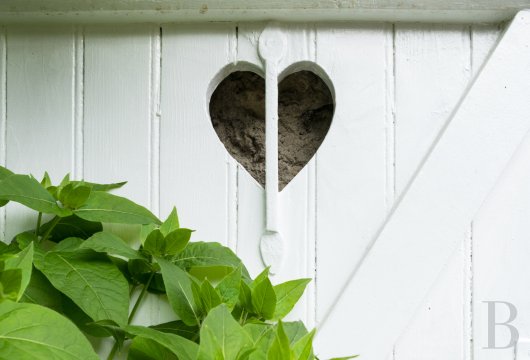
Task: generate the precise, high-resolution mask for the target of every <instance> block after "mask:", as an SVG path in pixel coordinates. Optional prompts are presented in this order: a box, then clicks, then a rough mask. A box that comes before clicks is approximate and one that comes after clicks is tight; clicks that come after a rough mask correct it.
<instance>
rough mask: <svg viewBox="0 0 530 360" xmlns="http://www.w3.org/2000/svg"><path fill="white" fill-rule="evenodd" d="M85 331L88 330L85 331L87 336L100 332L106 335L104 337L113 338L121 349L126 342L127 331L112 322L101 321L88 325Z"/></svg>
mask: <svg viewBox="0 0 530 360" xmlns="http://www.w3.org/2000/svg"><path fill="white" fill-rule="evenodd" d="M85 329H86V330H87V331H85V332H86V333H87V334H90V332H95V331H98V332H101V333H104V334H105V336H102V337H109V336H112V337H113V338H114V340H115V341H116V342H117V343H118V348H120V349H121V347H122V346H123V343H124V341H125V336H126V333H125V331H124V330H123V329H122V328H121V327H120V326H119V325H118V324H116V323H115V322H114V321H112V320H101V321H95V322H91V323H87V324H86V327H85Z"/></svg>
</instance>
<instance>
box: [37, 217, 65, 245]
mask: <svg viewBox="0 0 530 360" xmlns="http://www.w3.org/2000/svg"><path fill="white" fill-rule="evenodd" d="M59 221H61V218H60V217H59V216H56V217H54V218H53V220H52V222H51V223H50V227H49V228H48V230H46V233H45V234H44V236H43V237H42V239H41V242H44V241H46V240H48V238H49V237H50V234H51V232H52V230H53V229H54V228H55V226H56V225H57V224H58V223H59Z"/></svg>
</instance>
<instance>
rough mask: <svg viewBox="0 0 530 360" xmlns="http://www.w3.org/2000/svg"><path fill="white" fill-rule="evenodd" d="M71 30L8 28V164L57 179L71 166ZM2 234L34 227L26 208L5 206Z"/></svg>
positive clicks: (58, 28)
mask: <svg viewBox="0 0 530 360" xmlns="http://www.w3.org/2000/svg"><path fill="white" fill-rule="evenodd" d="M73 77H74V34H73V28H72V27H70V26H67V27H28V26H26V27H10V28H9V29H8V32H7V104H8V106H7V139H6V140H7V141H6V144H7V158H6V164H7V167H8V168H10V169H11V170H13V171H15V172H19V173H32V174H34V175H35V176H36V177H37V178H40V177H41V176H42V175H43V174H44V171H46V170H47V171H48V172H49V173H50V176H51V177H52V179H53V180H55V181H60V179H61V178H62V176H64V175H65V174H66V173H69V172H71V171H72V170H73V169H72V157H73V152H72V131H73V111H74V105H73V104H74V101H73V84H74V81H73ZM6 212H7V214H6V216H7V224H6V239H8V240H10V239H11V237H12V236H13V235H14V234H15V233H17V232H19V231H21V230H24V229H26V228H28V227H31V226H34V221H36V217H35V219H33V217H28V211H26V210H25V209H22V208H21V207H20V206H18V205H15V204H9V205H8V207H7V209H6Z"/></svg>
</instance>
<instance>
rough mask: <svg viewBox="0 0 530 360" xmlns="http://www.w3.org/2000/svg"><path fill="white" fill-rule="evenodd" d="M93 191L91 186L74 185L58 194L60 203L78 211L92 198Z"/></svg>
mask: <svg viewBox="0 0 530 360" xmlns="http://www.w3.org/2000/svg"><path fill="white" fill-rule="evenodd" d="M91 191H92V189H91V188H90V187H89V186H86V185H81V184H78V185H77V186H74V185H73V184H72V183H70V184H68V185H66V186H65V187H63V188H61V190H60V191H59V193H58V194H57V196H58V198H59V201H60V202H61V203H62V204H63V205H64V206H65V207H67V208H69V209H77V208H78V207H80V206H81V205H83V204H84V203H85V202H86V201H87V199H88V197H89V196H90V193H91Z"/></svg>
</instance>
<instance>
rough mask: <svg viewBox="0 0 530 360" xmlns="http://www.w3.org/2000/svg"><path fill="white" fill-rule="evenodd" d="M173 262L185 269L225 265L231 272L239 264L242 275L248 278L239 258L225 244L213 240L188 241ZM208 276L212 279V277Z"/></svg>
mask: <svg viewBox="0 0 530 360" xmlns="http://www.w3.org/2000/svg"><path fill="white" fill-rule="evenodd" d="M173 262H174V263H175V264H177V265H178V266H179V267H180V268H182V269H184V270H186V271H189V270H191V269H192V268H208V267H226V268H229V271H228V272H231V271H232V270H233V269H235V268H237V267H238V266H241V268H242V274H243V276H244V277H246V278H249V275H248V271H247V269H246V268H245V266H244V265H243V263H242V262H241V259H239V258H238V257H237V255H236V254H234V252H233V251H232V250H230V249H229V248H227V247H226V246H223V245H221V244H219V243H215V242H202V241H199V242H190V243H188V245H187V246H186V248H185V249H184V251H183V252H181V253H180V254H178V255H177V256H176V257H175V259H174V260H173ZM228 272H227V273H228ZM209 278H210V279H212V280H213V277H211V276H209Z"/></svg>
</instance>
